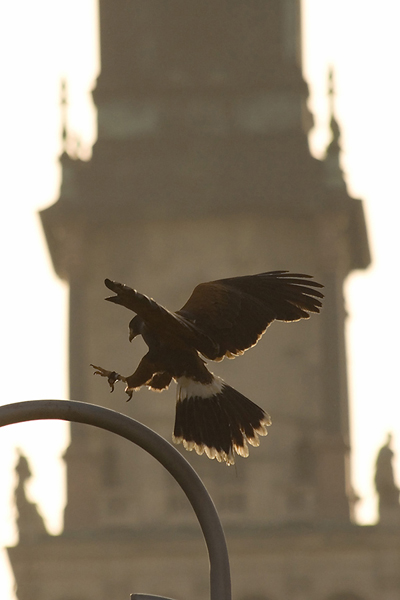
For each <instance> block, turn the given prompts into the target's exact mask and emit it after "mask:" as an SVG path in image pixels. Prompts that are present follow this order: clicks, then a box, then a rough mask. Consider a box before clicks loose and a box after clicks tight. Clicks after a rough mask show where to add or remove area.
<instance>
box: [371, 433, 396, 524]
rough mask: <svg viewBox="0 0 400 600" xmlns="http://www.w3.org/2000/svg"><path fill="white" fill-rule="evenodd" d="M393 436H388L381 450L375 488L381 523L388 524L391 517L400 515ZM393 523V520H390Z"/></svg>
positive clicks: (377, 461) (377, 464) (378, 457)
mask: <svg viewBox="0 0 400 600" xmlns="http://www.w3.org/2000/svg"><path fill="white" fill-rule="evenodd" d="M391 442H392V434H391V433H389V434H388V436H387V440H386V444H385V445H384V446H382V448H381V449H380V450H379V453H378V456H377V459H376V470H375V488H376V491H377V492H378V495H379V515H380V521H381V522H383V521H384V522H387V521H388V518H387V517H389V515H392V516H394V514H396V515H397V514H398V515H400V504H399V488H398V487H397V485H396V482H395V479H394V471H393V457H394V452H393V450H392V449H391V447H390V446H391ZM390 521H392V518H390Z"/></svg>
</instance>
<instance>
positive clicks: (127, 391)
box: [125, 387, 133, 402]
mask: <svg viewBox="0 0 400 600" xmlns="http://www.w3.org/2000/svg"><path fill="white" fill-rule="evenodd" d="M125 393H126V394H128V398H127V399H126V401H127V402H129V400H132V396H133V388H129V387H126V388H125Z"/></svg>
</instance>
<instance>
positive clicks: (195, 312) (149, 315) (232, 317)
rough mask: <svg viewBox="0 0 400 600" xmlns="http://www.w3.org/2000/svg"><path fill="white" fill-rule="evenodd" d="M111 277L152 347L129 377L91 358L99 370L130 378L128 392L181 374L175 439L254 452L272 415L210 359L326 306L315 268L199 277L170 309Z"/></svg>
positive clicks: (204, 447) (192, 445) (133, 332)
mask: <svg viewBox="0 0 400 600" xmlns="http://www.w3.org/2000/svg"><path fill="white" fill-rule="evenodd" d="M105 285H106V286H107V288H108V289H110V290H111V291H112V292H114V293H115V295H114V296H111V297H109V298H106V300H108V301H109V302H113V303H114V304H120V305H122V306H125V307H126V308H128V309H129V310H131V311H133V312H134V313H136V316H135V317H133V319H132V320H131V321H130V323H129V340H130V341H132V340H133V339H134V338H135V337H136V336H138V335H141V336H142V338H143V340H144V341H145V343H146V344H147V346H148V347H149V351H148V352H147V354H146V355H145V356H144V357H143V358H142V360H141V361H140V363H139V365H138V367H137V369H136V371H135V372H134V373H133V374H132V375H129V376H128V377H124V376H123V375H120V374H119V373H117V372H116V371H109V370H107V369H103V368H102V367H98V366H96V365H91V366H92V367H94V369H95V372H94V374H98V375H101V376H103V377H106V378H107V379H108V383H109V384H110V387H111V391H113V390H114V384H115V383H116V382H117V381H123V382H125V384H126V388H125V392H126V393H127V394H128V400H130V399H131V398H132V394H133V392H134V390H138V389H139V388H141V387H142V386H147V387H149V388H150V389H152V390H156V391H161V390H164V389H166V388H168V386H169V385H170V383H171V381H172V380H174V381H176V382H177V385H178V390H177V402H176V414H175V426H174V432H173V441H174V442H175V443H177V444H178V443H182V444H183V446H184V448H185V449H186V450H193V449H194V450H195V451H196V452H197V453H198V454H203V453H205V454H206V455H207V456H208V457H209V458H216V459H217V460H218V461H219V462H225V463H227V464H228V465H232V464H234V462H235V453H236V454H238V455H239V456H243V457H246V456H248V454H249V450H248V444H250V445H251V446H258V445H259V438H258V436H259V435H261V436H264V435H267V427H268V426H269V425H270V424H271V419H270V417H269V415H268V414H267V413H266V412H265V411H264V410H263V409H262V408H260V407H259V406H257V404H254V402H252V401H251V400H249V399H248V398H246V397H245V396H243V395H242V394H241V393H240V392H238V391H236V390H235V389H233V388H232V387H230V386H229V385H228V384H227V383H225V381H223V380H222V379H221V378H220V377H218V376H217V375H214V374H213V373H211V371H209V370H208V368H207V366H206V360H211V361H220V360H222V359H223V358H224V357H228V358H235V357H236V356H238V355H240V354H243V353H244V352H245V350H247V349H248V348H251V347H252V346H254V345H255V344H256V343H257V342H258V340H259V339H260V337H261V336H262V335H263V333H264V332H265V330H266V329H267V327H268V326H269V325H270V324H271V323H272V322H273V321H299V320H300V319H308V318H309V317H310V314H309V313H319V312H320V307H321V306H322V304H321V299H322V298H323V294H322V293H321V291H320V290H319V288H322V287H323V286H322V285H321V284H320V283H317V282H316V281H314V280H313V279H312V277H311V276H310V275H303V274H298V273H289V272H288V271H272V272H269V273H260V274H258V275H246V276H243V277H232V278H229V279H219V280H217V281H210V282H208V283H201V284H199V285H197V286H196V287H195V289H194V290H193V293H192V295H191V296H190V298H189V300H188V301H187V302H186V304H185V305H184V306H183V307H182V308H181V309H180V310H178V311H176V312H170V311H169V310H167V309H166V308H164V307H163V306H161V305H160V304H157V302H155V301H154V300H153V299H152V298H148V297H147V296H145V295H143V294H140V293H139V292H137V291H136V290H134V289H132V288H130V287H128V286H127V285H124V284H123V283H117V282H116V281H111V280H110V279H106V280H105Z"/></svg>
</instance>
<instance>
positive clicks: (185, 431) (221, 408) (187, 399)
mask: <svg viewBox="0 0 400 600" xmlns="http://www.w3.org/2000/svg"><path fill="white" fill-rule="evenodd" d="M270 424H271V419H270V417H269V415H268V414H267V413H266V412H264V411H263V409H262V408H260V407H259V406H257V404H254V402H252V401H251V400H249V399H248V398H246V397H245V396H243V395H242V394H240V392H238V391H236V390H235V389H233V388H232V387H230V386H229V385H227V384H226V383H225V382H224V381H223V380H222V379H220V378H219V377H215V376H214V378H213V381H212V382H211V383H209V384H203V383H199V382H196V381H194V380H192V379H188V378H186V377H181V378H180V379H179V380H178V398H177V404H176V417H175V427H174V433H173V440H174V442H175V443H176V444H179V443H182V444H183V446H184V448H185V449H186V450H193V449H194V450H195V451H196V452H197V454H203V453H205V454H206V455H207V456H208V457H209V458H216V459H217V460H218V462H226V463H227V464H228V465H233V464H234V463H235V457H234V454H235V452H236V454H238V455H239V456H242V457H246V456H248V454H249V449H248V445H247V444H250V445H251V446H258V445H259V443H260V441H259V437H258V436H260V435H261V436H264V435H267V427H268V425H270Z"/></svg>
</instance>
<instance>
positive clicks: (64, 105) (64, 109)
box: [60, 78, 68, 152]
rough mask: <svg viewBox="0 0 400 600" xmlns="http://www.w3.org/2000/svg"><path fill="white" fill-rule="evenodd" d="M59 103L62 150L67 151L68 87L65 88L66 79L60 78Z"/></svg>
mask: <svg viewBox="0 0 400 600" xmlns="http://www.w3.org/2000/svg"><path fill="white" fill-rule="evenodd" d="M60 105H61V127H62V133H61V139H62V150H63V152H67V139H68V89H67V80H66V79H64V78H63V79H62V80H61V95H60Z"/></svg>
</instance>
